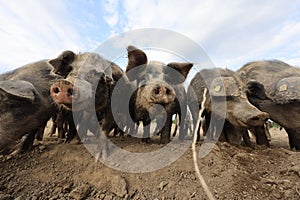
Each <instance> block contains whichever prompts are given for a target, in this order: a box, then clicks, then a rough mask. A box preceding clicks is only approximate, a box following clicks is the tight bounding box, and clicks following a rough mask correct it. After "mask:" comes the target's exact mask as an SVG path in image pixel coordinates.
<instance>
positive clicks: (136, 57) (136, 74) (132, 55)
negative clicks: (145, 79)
mask: <svg viewBox="0 0 300 200" xmlns="http://www.w3.org/2000/svg"><path fill="white" fill-rule="evenodd" d="M127 53H128V65H127V67H126V75H127V77H128V79H129V80H130V81H134V80H137V79H139V78H141V76H142V74H143V72H145V67H146V65H145V64H147V61H148V60H147V55H146V54H145V52H143V51H142V50H141V49H138V48H136V47H134V46H128V47H127ZM136 67H138V68H136ZM133 68H135V71H131V73H130V72H129V71H130V70H131V69H133ZM127 72H128V73H127Z"/></svg>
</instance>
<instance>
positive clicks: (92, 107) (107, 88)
mask: <svg viewBox="0 0 300 200" xmlns="http://www.w3.org/2000/svg"><path fill="white" fill-rule="evenodd" d="M67 55H69V53H68V54H67ZM60 57H63V58H64V56H59V58H60ZM55 63H56V66H60V67H61V66H64V65H69V66H72V70H71V71H70V72H69V73H68V74H67V75H66V76H65V78H63V79H60V80H58V81H56V82H55V83H53V84H52V85H51V87H50V93H51V97H52V98H53V100H54V102H55V103H56V104H57V105H58V106H59V107H63V108H64V109H67V110H71V111H72V112H87V113H94V114H95V113H98V112H100V113H103V115H104V116H103V118H105V119H106V118H107V115H108V113H109V112H110V111H109V109H110V106H109V104H110V96H111V88H112V85H113V82H114V81H113V78H112V67H111V65H115V64H114V63H112V62H110V61H108V60H106V59H104V58H102V57H100V56H99V55H98V54H96V53H82V54H75V55H74V57H73V59H72V60H71V63H64V62H62V61H61V60H60V59H57V60H56V61H55ZM57 68H58V67H57ZM57 73H58V72H57ZM73 116H74V115H73ZM88 118H90V117H88ZM83 119H85V118H83ZM90 119H92V120H84V121H83V122H80V119H77V122H76V123H79V126H80V125H83V126H87V127H88V128H89V129H90V128H91V129H93V130H94V132H98V133H96V135H98V138H99V139H98V142H97V148H98V150H97V153H96V155H95V156H96V159H101V158H103V159H104V158H106V157H107V156H108V154H109V152H108V151H109V148H108V141H107V138H106V134H107V128H105V127H106V126H107V124H108V123H109V120H104V123H102V125H101V127H100V129H99V127H98V126H97V125H99V124H98V123H94V124H91V123H92V122H94V121H97V119H96V114H95V115H94V117H93V116H92V117H91V118H90ZM76 123H75V124H76ZM82 123H83V124H82ZM83 132H85V131H83ZM78 133H79V134H81V133H80V132H79V131H78ZM82 134H85V133H82Z"/></svg>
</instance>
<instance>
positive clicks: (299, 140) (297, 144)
mask: <svg viewBox="0 0 300 200" xmlns="http://www.w3.org/2000/svg"><path fill="white" fill-rule="evenodd" d="M285 131H286V132H287V134H288V136H289V144H290V148H291V149H294V148H295V149H296V150H300V132H299V131H295V130H293V129H288V128H285Z"/></svg>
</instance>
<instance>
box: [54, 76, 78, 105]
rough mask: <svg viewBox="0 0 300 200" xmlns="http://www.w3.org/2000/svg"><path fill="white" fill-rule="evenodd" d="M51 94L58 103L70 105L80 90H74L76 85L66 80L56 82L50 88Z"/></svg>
mask: <svg viewBox="0 0 300 200" xmlns="http://www.w3.org/2000/svg"><path fill="white" fill-rule="evenodd" d="M50 94H51V96H52V98H53V100H54V101H55V102H56V103H57V104H68V105H71V104H72V100H73V99H74V98H76V97H77V96H78V92H76V93H75V92H74V85H73V84H72V83H70V82H69V81H66V80H60V81H58V82H56V83H54V84H53V85H52V86H51V88H50ZM75 94H76V95H75Z"/></svg>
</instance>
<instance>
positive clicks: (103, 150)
mask: <svg viewBox="0 0 300 200" xmlns="http://www.w3.org/2000/svg"><path fill="white" fill-rule="evenodd" d="M107 134H108V133H107V132H106V131H105V130H103V129H102V128H101V130H100V134H99V138H98V141H99V143H98V144H97V153H96V154H95V158H96V161H97V160H100V159H106V158H107V157H108V156H109V146H108V141H107V137H106V135H107Z"/></svg>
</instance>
